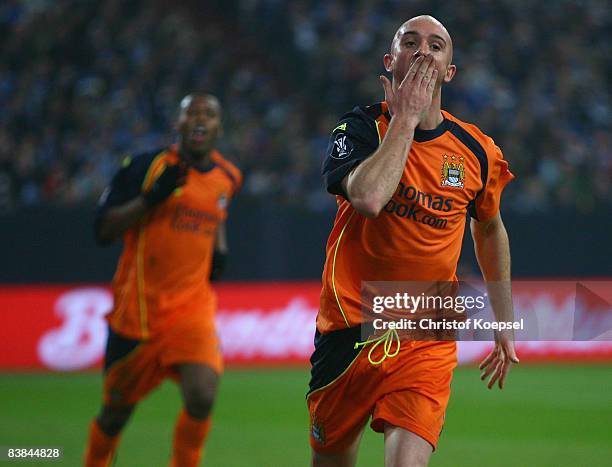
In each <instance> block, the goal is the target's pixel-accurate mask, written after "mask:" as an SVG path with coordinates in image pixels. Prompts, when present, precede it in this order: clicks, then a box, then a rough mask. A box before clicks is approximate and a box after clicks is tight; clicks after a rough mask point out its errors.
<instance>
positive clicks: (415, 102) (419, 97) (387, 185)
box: [342, 55, 438, 217]
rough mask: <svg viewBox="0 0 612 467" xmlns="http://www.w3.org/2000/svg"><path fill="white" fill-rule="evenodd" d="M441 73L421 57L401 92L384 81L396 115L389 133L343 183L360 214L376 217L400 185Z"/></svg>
mask: <svg viewBox="0 0 612 467" xmlns="http://www.w3.org/2000/svg"><path fill="white" fill-rule="evenodd" d="M437 75H438V72H437V70H436V69H435V62H434V60H433V57H432V56H430V55H427V56H425V55H419V56H418V57H417V58H416V59H415V60H414V62H413V64H412V65H411V66H410V69H409V70H408V73H406V76H405V77H404V79H403V80H402V82H401V84H400V85H399V86H398V87H397V89H395V90H394V89H393V86H392V85H391V82H390V81H389V79H388V78H386V77H384V76H381V77H380V79H381V81H382V84H383V88H384V90H385V100H386V101H387V103H388V105H389V110H390V112H392V118H391V123H390V125H389V129H388V131H387V133H386V135H385V137H384V139H383V141H382V142H381V144H380V146H379V148H378V149H377V150H376V152H375V153H374V154H373V155H372V157H369V158H368V159H366V160H365V161H364V162H362V163H361V164H360V165H359V166H357V167H356V168H355V169H354V170H352V171H351V172H350V173H349V174H348V175H347V176H346V177H345V178H344V179H343V180H342V187H343V188H344V191H345V193H347V195H348V198H349V201H350V202H351V204H352V205H353V207H354V208H355V209H356V210H357V212H359V213H360V214H362V215H364V216H366V217H376V216H378V214H379V213H380V211H381V210H382V208H383V207H384V206H385V204H386V203H387V202H388V201H389V199H390V198H391V196H392V195H393V193H394V192H395V190H396V188H397V185H398V184H399V182H400V179H401V177H402V173H403V171H404V167H405V165H406V160H407V157H408V151H409V150H410V146H411V145H412V140H413V137H414V130H415V128H416V127H417V125H418V124H419V122H420V121H421V120H422V119H423V117H424V115H425V114H426V113H427V111H428V110H429V108H430V106H431V102H432V96H433V92H434V88H435V84H436V80H437Z"/></svg>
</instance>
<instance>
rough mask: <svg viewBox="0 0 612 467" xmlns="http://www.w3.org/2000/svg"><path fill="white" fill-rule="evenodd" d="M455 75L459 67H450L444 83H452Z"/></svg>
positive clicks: (447, 69)
mask: <svg viewBox="0 0 612 467" xmlns="http://www.w3.org/2000/svg"><path fill="white" fill-rule="evenodd" d="M455 74H457V66H456V65H449V66H448V68H446V73H445V74H444V82H445V83H450V82H451V81H452V80H453V78H454V77H455Z"/></svg>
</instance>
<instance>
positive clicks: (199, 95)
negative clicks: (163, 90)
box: [179, 92, 221, 113]
mask: <svg viewBox="0 0 612 467" xmlns="http://www.w3.org/2000/svg"><path fill="white" fill-rule="evenodd" d="M199 99H202V100H204V101H206V102H207V103H208V105H209V106H211V107H213V108H214V109H215V110H216V111H217V112H218V113H221V104H220V103H219V99H217V98H216V97H215V96H213V95H212V94H206V93H204V92H193V93H191V94H187V95H186V96H185V97H183V99H182V100H181V103H180V105H179V110H180V112H181V113H182V112H185V110H187V109H188V108H189V106H190V105H191V103H192V102H193V101H194V100H199Z"/></svg>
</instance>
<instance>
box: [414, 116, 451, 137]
mask: <svg viewBox="0 0 612 467" xmlns="http://www.w3.org/2000/svg"><path fill="white" fill-rule="evenodd" d="M452 125H453V122H452V121H451V120H449V119H448V118H446V117H444V120H442V123H440V124H439V125H438V126H437V127H436V128H434V129H433V130H421V129H420V128H416V129H415V130H414V140H415V141H416V142H417V143H424V142H426V141H431V140H432V139H435V138H437V137H438V136H442V135H443V134H444V133H445V132H446V131H448V130H450V129H451V127H452Z"/></svg>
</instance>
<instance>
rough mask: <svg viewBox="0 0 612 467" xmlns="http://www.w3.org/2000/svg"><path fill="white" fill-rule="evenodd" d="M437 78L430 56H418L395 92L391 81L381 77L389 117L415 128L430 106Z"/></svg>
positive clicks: (434, 64) (432, 59) (436, 71)
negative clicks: (403, 121)
mask: <svg viewBox="0 0 612 467" xmlns="http://www.w3.org/2000/svg"><path fill="white" fill-rule="evenodd" d="M437 78H438V70H437V69H436V63H435V60H434V58H433V56H432V55H419V56H418V57H417V58H416V59H415V60H414V62H413V63H412V65H411V66H410V69H409V70H408V73H406V76H404V79H403V80H402V82H401V83H400V85H399V86H398V87H397V89H396V90H395V91H393V86H392V84H391V81H389V79H388V78H387V77H386V76H381V77H380V80H381V81H382V85H383V88H384V90H385V101H386V102H387V105H388V106H389V112H390V113H391V115H393V117H394V118H399V119H402V120H405V121H406V122H407V123H409V124H410V125H412V126H414V127H415V128H416V126H417V125H418V124H419V122H420V121H421V120H422V119H423V117H424V116H425V114H426V113H427V111H428V110H429V107H430V106H431V100H432V97H433V91H434V89H435V85H436V81H437Z"/></svg>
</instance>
